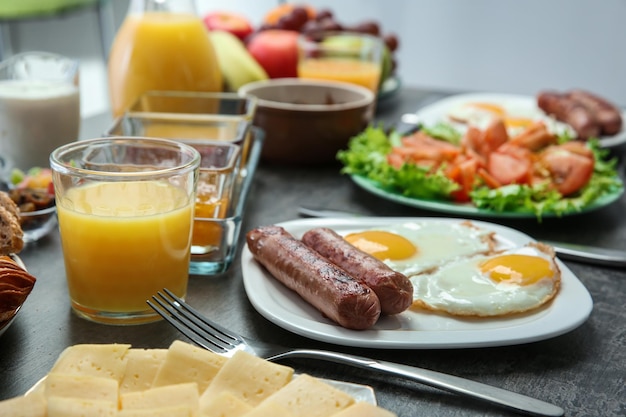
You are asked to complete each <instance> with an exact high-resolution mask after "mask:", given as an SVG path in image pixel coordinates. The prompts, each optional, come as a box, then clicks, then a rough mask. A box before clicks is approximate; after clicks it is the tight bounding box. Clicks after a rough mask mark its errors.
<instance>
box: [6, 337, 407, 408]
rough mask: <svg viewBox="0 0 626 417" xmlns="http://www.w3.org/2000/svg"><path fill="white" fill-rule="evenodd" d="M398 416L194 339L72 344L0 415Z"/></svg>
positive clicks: (286, 370)
mask: <svg viewBox="0 0 626 417" xmlns="http://www.w3.org/2000/svg"><path fill="white" fill-rule="evenodd" d="M5 416H6V417H9V416H10V417H57V416H58V417H61V416H62V417H267V416H272V417H331V416H332V417H394V416H395V414H394V413H392V412H389V411H387V410H384V409H382V408H380V407H378V406H376V405H373V404H369V403H363V402H356V401H355V399H354V398H353V397H351V396H350V395H348V394H346V393H345V392H343V391H341V390H339V389H337V388H335V387H333V386H331V385H328V384H326V383H325V382H323V381H322V380H320V379H317V378H314V377H312V376H310V375H307V374H301V375H297V376H294V370H293V369H292V368H290V367H288V366H284V365H280V364H276V363H273V362H269V361H266V360H264V359H261V358H258V357H256V356H253V355H250V354H248V353H246V352H243V351H239V352H236V353H235V354H234V355H233V356H232V357H230V358H226V357H224V356H220V355H217V354H215V353H212V352H210V351H207V350H204V349H200V348H198V347H196V346H193V345H191V344H189V343H186V342H182V341H175V342H174V343H172V345H170V347H169V348H168V349H134V348H132V347H131V346H130V345H126V344H102V345H97V344H83V345H75V346H71V347H69V348H67V349H66V350H65V351H63V352H62V353H61V355H60V356H59V358H58V359H57V361H56V363H55V364H54V365H53V367H52V369H51V370H50V372H49V373H48V375H47V376H46V378H45V379H44V380H43V382H42V383H40V384H38V385H37V387H36V388H35V389H33V390H31V391H29V392H28V394H26V395H24V396H20V397H16V398H11V399H8V400H4V401H0V417H5Z"/></svg>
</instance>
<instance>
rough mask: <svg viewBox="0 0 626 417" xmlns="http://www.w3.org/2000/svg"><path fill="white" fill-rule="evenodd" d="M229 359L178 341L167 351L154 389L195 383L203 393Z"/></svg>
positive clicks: (155, 378)
mask: <svg viewBox="0 0 626 417" xmlns="http://www.w3.org/2000/svg"><path fill="white" fill-rule="evenodd" d="M227 360H228V359H227V358H225V357H223V356H220V355H218V354H216V353H213V352H210V351H208V350H206V349H202V348H199V347H196V346H194V345H192V344H189V343H186V342H183V341H180V340H176V341H174V343H172V344H171V345H170V347H169V349H167V354H166V355H165V360H164V362H163V364H162V365H161V367H160V368H159V370H158V371H157V374H156V376H155V377H154V381H153V383H152V386H153V387H161V386H165V385H172V384H179V383H181V382H191V381H193V382H195V383H197V384H198V389H199V392H203V391H204V390H205V389H206V387H207V386H208V385H209V383H210V382H211V380H213V377H215V375H216V374H217V372H218V371H219V370H220V368H221V367H222V365H224V363H226V361H227Z"/></svg>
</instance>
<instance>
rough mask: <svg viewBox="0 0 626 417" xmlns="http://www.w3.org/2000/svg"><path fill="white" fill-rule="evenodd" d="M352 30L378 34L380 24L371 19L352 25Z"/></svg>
mask: <svg viewBox="0 0 626 417" xmlns="http://www.w3.org/2000/svg"><path fill="white" fill-rule="evenodd" d="M354 30H356V31H357V32H361V33H369V34H370V35H374V36H379V35H380V26H379V25H378V23H376V22H374V21H373V20H368V21H365V22H361V23H359V24H358V25H356V26H355V27H354Z"/></svg>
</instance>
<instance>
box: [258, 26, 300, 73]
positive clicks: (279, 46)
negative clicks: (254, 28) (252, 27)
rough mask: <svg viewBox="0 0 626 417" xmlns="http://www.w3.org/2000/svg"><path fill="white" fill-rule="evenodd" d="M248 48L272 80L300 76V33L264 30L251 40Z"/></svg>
mask: <svg viewBox="0 0 626 417" xmlns="http://www.w3.org/2000/svg"><path fill="white" fill-rule="evenodd" d="M247 48H248V52H250V54H251V55H252V56H253V57H254V59H256V60H257V62H258V63H259V64H260V65H261V66H262V67H263V69H264V70H265V72H267V75H268V76H269V77H270V78H285V77H297V76H298V32H294V31H291V30H284V29H268V30H263V31H260V32H258V33H256V34H255V35H254V36H252V37H251V38H250V39H249V41H248V44H247Z"/></svg>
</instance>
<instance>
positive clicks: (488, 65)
mask: <svg viewBox="0 0 626 417" xmlns="http://www.w3.org/2000/svg"><path fill="white" fill-rule="evenodd" d="M111 1H112V2H113V6H114V14H115V24H116V25H119V24H120V23H121V20H122V19H123V17H124V15H125V12H126V8H127V4H128V1H127V0H111ZM196 2H197V9H198V13H199V14H204V13H206V12H208V11H210V10H231V11H236V12H240V13H243V14H245V15H246V16H248V17H249V18H250V20H252V22H253V23H255V24H259V23H260V22H261V20H262V17H263V15H264V14H265V12H266V11H267V10H269V9H270V8H271V7H273V6H274V5H276V4H277V3H278V2H277V1H276V0H228V1H225V0H197V1H196ZM307 2H308V3H309V4H311V5H312V6H314V7H317V8H330V9H332V10H333V11H334V14H335V16H336V17H337V19H338V20H339V21H341V22H342V23H345V24H355V23H358V22H359V21H362V20H366V19H374V20H376V21H378V22H379V23H380V25H381V27H382V29H383V31H384V32H394V33H396V34H397V35H398V37H399V39H400V49H399V51H398V53H397V59H398V62H399V67H398V74H399V75H400V77H401V79H402V82H403V84H404V85H407V86H416V87H425V88H438V89H443V90H453V91H456V90H462V91H492V92H507V93H516V94H528V95H534V94H535V93H536V92H538V91H539V90H541V89H545V88H554V89H568V88H573V87H581V88H586V89H589V90H592V91H595V92H597V93H599V94H602V95H604V96H605V97H607V98H609V99H611V100H612V101H614V102H615V103H616V104H619V105H621V106H623V107H626V0H601V1H594V0H524V1H516V0H336V1H331V0H308V1H307ZM11 34H12V44H13V47H14V49H15V50H16V51H22V50H48V51H53V52H58V53H62V54H65V55H68V56H75V57H78V58H80V59H81V62H82V66H81V71H82V73H81V75H82V79H81V86H82V91H81V92H82V96H81V97H82V100H83V103H82V111H83V114H90V113H94V112H97V111H101V110H102V109H104V108H106V106H107V103H108V96H107V86H106V70H105V65H104V61H103V58H102V49H101V47H100V44H99V40H98V36H97V19H96V15H95V13H93V12H84V13H78V14H75V15H72V16H69V17H65V18H63V19H60V20H53V21H38V22H29V23H22V24H19V25H16V26H14V27H13V29H12V30H11Z"/></svg>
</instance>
